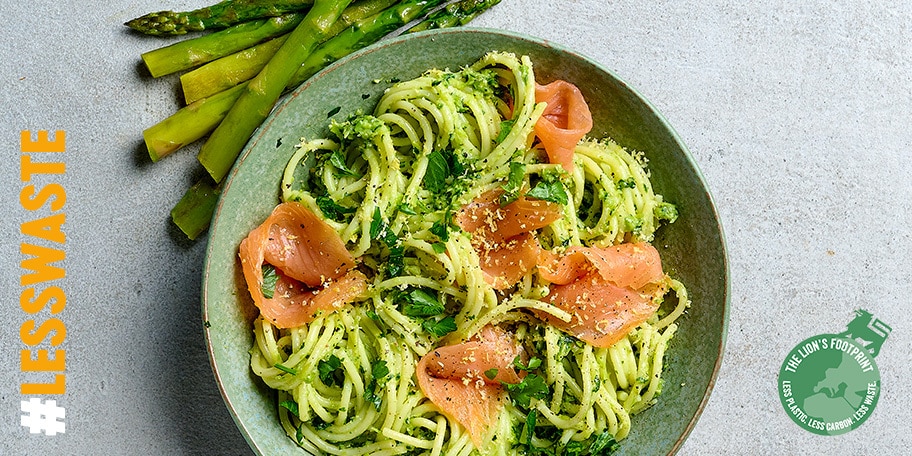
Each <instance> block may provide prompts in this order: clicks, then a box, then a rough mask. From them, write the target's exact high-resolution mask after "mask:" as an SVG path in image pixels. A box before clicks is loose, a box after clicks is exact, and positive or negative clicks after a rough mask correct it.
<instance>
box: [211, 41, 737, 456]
mask: <svg viewBox="0 0 912 456" xmlns="http://www.w3.org/2000/svg"><path fill="white" fill-rule="evenodd" d="M449 34H482V35H500V36H503V37H506V38H509V39H516V40H521V41H526V42H529V43H532V44H534V45H538V46H542V47H546V48H551V49H553V50H555V51H558V52H560V53H565V54H570V55H573V56H574V57H576V58H578V59H580V60H583V61H585V62H587V63H588V64H590V65H592V66H594V67H595V68H597V69H598V70H599V71H602V72H604V73H606V74H608V75H610V76H611V77H613V78H614V79H616V80H617V81H618V82H619V83H620V84H621V85H623V86H624V87H625V88H626V89H627V90H629V91H631V92H632V93H633V94H634V95H635V96H636V97H637V98H639V100H640V101H641V102H642V103H643V104H644V105H645V106H646V107H647V108H648V109H649V110H650V111H651V112H652V113H653V115H655V117H656V118H657V120H658V121H659V122H661V124H662V125H663V127H664V128H665V129H667V130H668V132H669V134H670V135H671V138H672V139H673V140H674V142H675V143H677V144H678V146H679V148H680V150H681V152H683V156H684V159H685V160H686V161H687V163H688V165H689V166H690V167H691V169H692V170H693V171H694V175H695V177H696V179H697V180H698V181H699V183H700V184H701V186H702V189H703V191H704V192H705V194H706V198H707V199H708V201H709V208H710V210H711V213H712V215H713V219H714V224H715V229H716V230H717V232H718V235H719V244H720V245H719V249H720V254H721V255H720V260H721V263H722V272H723V275H724V277H723V282H724V287H723V290H722V293H723V295H724V299H723V301H724V303H723V308H722V315H721V316H720V317H721V323H722V325H721V326H722V327H721V334H720V338H719V344H718V347H717V348H716V349H715V352H716V360H715V363H714V365H713V369H712V372H711V374H710V377H709V381H708V382H707V386H706V389H705V391H704V392H703V395H702V397H701V399H700V402H699V404H698V405H697V408H696V410H695V411H694V414H693V416H692V417H691V418H690V420H689V421H688V423H687V425H686V426H685V428H684V431H683V432H682V433H681V435H680V436H679V437H678V438H677V439H676V440H675V442H674V444H673V445H672V447H671V448H670V449H669V451H668V453H667V454H668V455H674V454H676V453H677V452H678V451H679V450H680V449H681V447H682V446H683V444H684V442H685V441H686V440H687V438H688V437H689V436H690V434H691V432H692V431H693V429H694V427H695V426H696V424H697V421H698V420H699V419H700V417H701V415H702V414H703V411H704V409H705V408H706V405H707V403H708V402H709V398H710V396H711V393H712V391H713V389H714V388H715V384H716V381H717V380H718V376H719V371H720V369H721V366H722V362H723V358H724V357H725V346H726V342H727V338H728V326H729V317H730V312H731V271H730V265H729V259H728V246H727V243H726V240H725V232H724V230H723V226H722V220H721V217H720V215H719V211H718V208H717V206H716V204H715V200H714V198H713V196H712V192H711V191H710V189H709V186H708V185H707V182H706V179H705V177H704V176H703V172H702V170H701V169H700V167H699V166H697V163H696V161H695V160H694V158H693V155H692V154H691V153H690V150H689V149H688V148H687V146H686V145H685V143H684V142H683V141H682V140H681V138H680V136H679V135H678V132H677V131H676V130H675V129H674V127H673V126H672V125H671V124H670V123H669V122H668V121H667V120H666V119H665V117H664V116H663V115H662V114H661V112H660V111H659V110H658V109H656V107H655V106H654V105H653V104H652V102H650V101H649V100H648V99H647V98H646V97H644V96H643V95H642V94H641V93H640V92H639V91H637V90H636V89H635V88H633V86H631V85H630V84H628V83H627V81H626V80H625V79H624V78H622V77H620V76H619V75H617V74H616V73H615V72H614V71H613V70H610V69H608V68H606V67H605V66H604V65H603V64H602V63H600V62H599V61H597V60H594V59H592V58H590V57H588V56H586V55H585V54H583V53H581V52H579V51H576V50H573V49H570V48H568V47H565V46H563V45H561V44H558V43H555V42H553V41H551V40H547V39H544V38H539V37H536V36H533V35H530V34H526V33H521V32H514V31H508V30H503V29H495V28H487V27H473V26H461V27H454V28H445V29H435V30H426V31H422V32H417V33H412V34H408V35H398V36H395V37H391V38H385V39H383V40H381V41H379V42H377V43H374V44H372V45H370V46H367V47H365V48H363V49H360V50H358V51H355V52H353V53H351V54H349V55H347V56H345V57H343V58H341V59H339V60H337V61H335V62H333V63H332V64H330V65H328V66H327V67H326V68H324V69H322V70H321V71H319V72H318V73H317V74H315V75H314V76H312V77H310V78H309V79H308V80H307V81H305V82H304V83H302V84H301V85H300V86H298V87H297V88H296V89H295V90H293V91H292V92H291V93H288V94H285V95H283V97H282V98H280V100H279V101H278V103H277V104H276V106H275V108H274V109H273V110H272V112H270V114H269V116H268V118H267V119H266V121H265V122H264V123H263V124H262V125H261V126H260V127H259V128H258V129H257V130H256V132H254V134H253V136H252V137H251V138H250V139H249V140H248V142H247V144H246V145H245V146H244V148H243V150H242V153H241V155H240V156H239V157H238V159H237V160H236V161H235V163H234V164H233V165H232V167H231V170H230V171H229V173H228V174H227V175H226V177H225V179H224V188H223V190H222V192H221V194H220V195H219V198H218V202H217V204H216V207H215V210H214V212H213V216H212V225H211V229H210V231H209V233H208V234H207V236H206V242H207V245H206V250H205V256H204V261H203V271H202V286H201V296H200V298H201V316H202V319H203V322H204V323H205V322H207V321H208V320H209V319H208V315H209V306H208V302H209V298H208V292H209V290H208V287H207V283H208V281H209V273H210V267H211V257H212V251H213V248H214V247H213V244H212V243H211V242H209V240H210V239H211V238H212V234H213V233H214V232H215V230H216V229H217V226H216V223H215V222H216V220H218V218H219V215H220V213H221V211H222V207H223V203H224V201H223V200H224V195H225V194H226V193H227V192H228V189H229V188H230V186H231V183H232V181H233V180H234V177H235V175H236V174H237V172H238V169H239V168H240V167H241V165H242V164H243V162H244V161H245V160H246V159H247V157H248V156H249V155H250V154H251V152H252V151H253V149H254V146H255V145H256V144H257V143H258V142H259V141H260V140H261V139H262V138H263V136H264V135H265V134H266V132H267V130H268V128H269V126H270V125H271V124H272V122H273V121H274V119H275V118H276V117H277V116H278V115H279V114H280V113H281V112H282V111H283V110H284V109H285V108H286V107H287V106H288V105H289V104H290V102H291V101H292V100H293V99H295V98H297V97H298V96H299V95H300V94H301V93H302V92H303V91H305V90H307V89H308V88H309V87H310V86H311V85H312V84H313V83H314V82H315V81H317V80H319V79H322V78H324V77H326V75H328V74H331V73H332V72H334V71H336V70H337V69H338V68H339V67H342V66H344V65H347V64H348V62H350V61H352V60H355V59H359V58H361V57H362V56H364V55H367V54H371V53H374V52H377V51H379V50H381V49H385V48H387V47H392V46H397V45H399V44H400V43H402V42H404V41H411V40H420V39H431V40H433V39H434V38H435V37H437V36H441V35H449ZM203 329H204V337H205V342H206V351H207V355H208V358H209V364H210V366H211V368H212V374H213V376H214V380H215V383H216V385H217V386H218V390H219V394H220V395H221V397H222V400H223V401H224V403H225V406H226V407H227V409H228V412H229V414H230V415H231V419H232V420H233V421H234V423H235V425H236V426H237V428H238V430H239V431H240V433H241V435H242V436H243V437H244V440H245V441H246V442H247V444H248V445H249V447H250V448H251V450H253V451H254V452H255V453H256V454H259V455H264V454H266V453H265V452H264V451H263V449H262V448H260V445H259V444H258V443H257V442H255V441H254V440H253V439H252V436H251V433H250V431H249V430H248V429H247V426H246V425H245V424H244V423H243V422H242V421H241V419H240V417H239V416H238V413H237V410H236V409H235V406H234V404H233V402H232V399H231V398H230V397H229V396H228V392H227V391H226V390H225V387H224V384H223V382H222V378H221V375H220V371H219V367H218V364H217V362H216V359H215V351H214V346H213V340H212V336H211V333H210V331H211V328H210V327H209V326H208V325H205V324H204V326H203Z"/></svg>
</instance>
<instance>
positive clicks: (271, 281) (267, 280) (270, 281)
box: [207, 264, 279, 327]
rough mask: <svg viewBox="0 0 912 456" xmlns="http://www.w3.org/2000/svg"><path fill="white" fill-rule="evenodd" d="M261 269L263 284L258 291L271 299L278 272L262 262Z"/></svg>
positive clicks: (277, 279) (277, 280)
mask: <svg viewBox="0 0 912 456" xmlns="http://www.w3.org/2000/svg"><path fill="white" fill-rule="evenodd" d="M262 270H263V284H262V285H260V291H262V292H263V297H265V298H266V299H272V297H273V296H274V295H275V289H276V284H277V283H278V282H279V273H278V272H276V269H275V268H274V267H272V265H271V264H264V265H263V268H262ZM207 327H208V326H207Z"/></svg>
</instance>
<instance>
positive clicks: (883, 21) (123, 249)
mask: <svg viewBox="0 0 912 456" xmlns="http://www.w3.org/2000/svg"><path fill="white" fill-rule="evenodd" d="M207 3H209V2H201V1H199V0H192V1H191V0H157V1H151V0H140V1H126V0H110V1H108V2H88V1H84V2H75V1H59V2H50V1H47V0H37V1H34V2H29V3H28V4H27V5H28V6H22V4H16V5H15V6H14V2H11V1H3V2H0V34H2V39H0V99H2V104H0V112H2V117H0V126H2V127H0V138H2V139H0V148H2V154H3V156H4V157H6V158H5V159H3V160H0V185H2V186H3V187H4V188H5V189H6V191H4V192H2V193H0V233H2V234H0V236H2V238H3V239H4V240H3V241H2V243H0V248H2V251H0V259H2V261H0V277H2V280H3V282H2V285H3V286H2V287H0V289H2V291H0V293H2V302H3V306H4V307H3V308H4V311H3V312H2V313H0V342H2V343H0V346H2V347H4V348H3V349H2V350H0V454H10V455H16V454H111V455H126V454H169V455H170V454H226V455H235V454H236V455H244V454H249V453H250V450H249V449H248V447H247V445H246V443H245V442H244V440H243V438H242V437H241V435H240V433H239V432H238V431H237V429H236V428H235V427H234V424H233V422H232V421H231V418H230V416H229V415H228V412H227V410H226V409H225V407H224V404H223V402H222V400H221V398H220V396H219V393H218V389H217V387H216V385H215V382H214V380H213V377H212V374H211V371H210V368H209V362H208V358H207V355H206V351H205V346H204V342H203V333H202V327H201V326H200V324H199V321H200V317H199V316H200V309H199V286H200V285H199V282H200V269H201V265H202V258H203V253H204V248H205V242H204V241H201V242H196V243H191V242H187V241H185V240H183V239H182V238H181V235H180V234H179V233H178V232H176V229H175V228H174V227H172V226H171V225H170V222H169V220H168V212H169V210H170V208H171V207H172V206H173V204H174V203H175V202H176V201H177V200H178V199H179V198H180V196H181V195H182V194H183V191H184V189H185V188H186V187H187V186H188V185H189V184H190V183H191V182H192V181H193V180H194V177H195V176H197V175H198V173H199V171H198V170H199V168H198V167H196V166H195V153H194V152H195V148H191V149H190V150H189V151H184V152H181V153H179V154H177V155H175V156H173V157H169V158H168V159H166V160H163V161H162V162H160V163H158V164H156V165H154V166H152V164H151V163H150V162H149V160H148V157H147V156H146V155H145V151H144V149H143V148H142V142H141V141H142V136H141V131H142V129H143V128H145V127H147V126H149V125H152V124H154V123H155V122H157V121H159V120H160V119H162V118H164V117H166V116H167V115H169V114H170V113H172V112H173V111H174V110H175V109H176V108H177V103H176V101H175V100H176V99H177V97H176V95H177V94H176V91H175V88H174V87H175V79H174V78H163V79H161V80H153V79H151V78H150V77H148V76H146V75H145V74H144V73H143V72H142V71H140V69H139V68H140V66H139V62H140V60H139V54H140V53H141V52H144V51H146V50H150V49H152V48H155V47H158V46H159V45H161V44H162V42H161V41H159V40H156V39H152V38H146V37H140V36H136V35H134V34H131V33H128V31H127V30H126V28H125V27H123V26H121V24H122V23H123V22H124V21H126V20H128V19H130V18H132V17H135V16H139V15H141V14H144V13H146V12H150V11H155V10H160V9H188V8H196V7H200V6H204V5H205V4H207ZM689 3H691V4H690V5H685V4H684V2H665V1H660V2H633V1H624V2H617V1H607V2H605V1H600V0H565V1H563V2H554V1H549V0H503V3H502V4H501V5H499V6H497V7H496V8H494V10H492V11H490V12H488V13H486V14H485V15H484V16H483V17H481V18H479V19H477V20H476V22H474V23H473V25H476V26H484V27H492V28H501V29H507V30H513V31H517V32H523V33H527V34H531V35H536V36H539V37H542V38H546V39H549V40H552V41H554V42H556V43H559V44H562V45H564V46H568V47H570V48H573V49H576V50H579V51H580V52H582V53H583V54H585V55H587V56H589V57H591V58H593V59H595V60H597V61H599V62H601V63H602V64H603V65H604V66H605V67H607V68H610V69H612V70H613V71H614V72H615V73H616V74H618V75H619V76H620V77H621V78H623V79H624V80H626V81H627V82H628V83H630V84H631V85H632V86H633V87H635V88H636V89H637V90H638V91H640V93H641V94H643V95H644V96H645V97H646V98H647V99H649V100H650V101H651V102H652V103H653V104H654V105H655V106H656V107H657V108H658V109H659V111H660V112H662V113H663V114H664V116H665V117H666V118H667V119H668V120H669V122H670V123H671V124H672V125H673V126H674V127H675V129H676V130H677V132H678V133H679V134H680V136H681V138H682V139H683V141H684V142H685V143H686V144H687V145H688V146H689V148H690V150H691V152H692V153H693V155H694V157H695V159H696V161H697V163H698V164H699V165H700V167H701V168H702V171H703V173H704V175H705V177H706V180H707V181H708V183H709V186H710V188H711V190H712V192H713V195H714V197H715V200H716V203H717V205H718V210H719V212H720V214H721V217H722V221H723V226H724V228H725V231H726V236H727V240H728V247H729V254H730V263H731V279H732V299H731V304H732V309H731V322H730V327H729V334H728V345H727V350H726V354H725V359H724V363H723V365H722V369H721V372H720V374H719V379H718V383H717V385H716V388H715V392H714V393H713V395H712V398H711V400H710V401H709V403H708V406H707V407H706V410H705V412H704V414H703V416H702V418H701V419H700V421H699V423H698V424H697V426H696V428H695V429H694V431H693V433H692V434H691V436H690V438H689V439H688V440H687V442H686V444H685V445H684V447H683V448H682V450H681V452H680V454H686V455H701V454H844V453H853V454H901V453H905V452H908V451H909V450H908V449H909V448H910V447H912V434H910V433H909V432H908V430H909V423H910V422H912V399H910V397H912V396H910V394H909V389H908V384H909V383H910V382H912V378H910V374H912V367H910V361H912V358H910V356H912V355H910V353H912V337H910V336H909V329H910V327H912V325H910V321H912V319H910V317H909V307H910V306H909V298H910V296H912V285H910V284H912V280H910V279H912V262H909V261H907V256H908V254H909V252H910V251H912V239H910V234H909V224H910V222H912V205H910V200H912V184H910V182H909V178H910V176H912V160H910V159H909V150H910V146H912V131H910V130H912V128H910V117H912V21H910V19H909V18H910V17H912V4H910V3H909V2H890V3H886V2H882V3H881V4H879V5H878V4H876V3H875V4H872V3H871V2H860V1H841V2H826V1H819V0H811V1H807V2H784V1H783V2H772V1H757V2H750V3H749V4H746V3H744V2H734V1H710V2H689ZM796 3H798V4H796ZM26 129H33V130H38V129H50V130H66V132H67V134H68V140H67V145H68V148H67V152H66V155H65V160H66V162H67V173H66V175H65V177H63V178H62V179H60V182H61V183H62V184H63V185H64V186H65V188H66V190H67V200H66V206H65V212H66V214H67V222H66V233H67V243H66V252H67V259H66V262H65V265H66V268H67V273H68V275H67V277H66V279H65V280H64V282H63V287H64V288H65V290H66V291H67V298H68V299H67V307H66V310H65V311H64V312H63V313H62V314H61V318H62V319H63V320H64V321H65V322H66V324H67V335H66V342H65V347H66V349H67V354H66V362H67V382H68V384H67V394H66V395H65V396H64V397H62V398H61V400H60V402H61V404H63V405H64V406H66V408H67V412H68V416H67V420H66V425H67V429H66V433H65V434H63V435H58V436H55V437H47V436H43V435H37V436H35V435H29V434H28V432H27V430H26V428H23V427H21V426H20V425H19V400H20V398H21V396H20V394H19V392H18V384H19V383H20V382H21V381H23V380H28V379H31V378H32V377H28V376H25V375H24V374H21V373H20V372H19V368H18V366H19V362H18V359H19V350H20V349H22V348H23V346H22V345H21V343H20V342H19V325H20V324H21V323H22V322H23V321H24V320H25V319H27V317H26V314H24V313H23V312H22V311H21V310H20V309H19V307H18V305H17V303H18V299H19V292H20V290H21V287H20V286H19V274H20V273H19V263H18V262H19V258H20V254H19V250H18V249H19V248H18V245H19V242H21V241H22V240H23V237H22V236H21V235H20V234H19V224H20V223H21V222H22V221H25V220H27V219H28V217H29V216H30V215H29V214H27V213H25V211H23V210H22V209H21V207H20V205H19V201H18V193H19V190H20V189H21V187H22V185H23V184H22V182H20V180H19V163H18V155H19V151H18V148H19V132H20V130H26ZM859 307H862V308H866V309H868V310H869V311H871V312H872V313H873V314H874V315H875V316H877V317H878V318H880V319H881V320H883V321H885V322H886V323H888V324H889V325H891V326H892V327H893V333H892V335H891V336H890V338H889V339H888V340H887V342H886V344H885V345H884V347H883V349H882V351H881V353H880V355H879V356H878V357H877V363H878V365H879V367H880V371H881V374H882V380H883V390H882V395H881V398H880V402H879V403H878V405H877V408H876V410H875V412H874V413H873V415H872V416H871V417H870V419H869V420H868V421H867V422H866V423H865V424H864V425H863V426H862V427H861V428H859V429H857V430H855V431H853V432H850V433H848V434H845V435H842V436H838V437H820V436H816V435H812V434H810V433H808V432H806V431H804V430H802V429H800V428H798V426H796V425H795V424H793V423H792V422H791V421H790V420H789V419H788V417H787V416H786V415H785V412H784V411H783V409H782V407H781V406H780V404H779V400H778V396H777V391H776V375H777V372H778V369H779V365H780V363H781V362H782V360H783V359H784V357H785V354H786V353H787V352H788V351H789V350H790V349H791V348H792V347H793V346H794V345H795V344H797V343H798V342H799V341H801V340H803V339H805V338H807V337H810V336H812V335H815V334H820V333H825V332H838V331H840V330H841V329H842V328H844V326H845V324H846V323H848V321H849V320H850V319H851V318H852V317H853V311H854V309H856V308H859Z"/></svg>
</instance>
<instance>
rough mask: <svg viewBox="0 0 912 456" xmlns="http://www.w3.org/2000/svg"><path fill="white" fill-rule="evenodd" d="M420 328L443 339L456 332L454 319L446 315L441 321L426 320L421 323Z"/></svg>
mask: <svg viewBox="0 0 912 456" xmlns="http://www.w3.org/2000/svg"><path fill="white" fill-rule="evenodd" d="M421 328H423V329H424V330H425V331H427V332H429V333H431V334H433V335H435V336H437V337H443V336H445V335H447V334H449V333H451V332H453V331H456V319H455V318H453V316H452V315H447V316H446V317H444V318H443V319H441V320H435V319H433V318H428V319H427V320H424V321H423V322H421Z"/></svg>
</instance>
